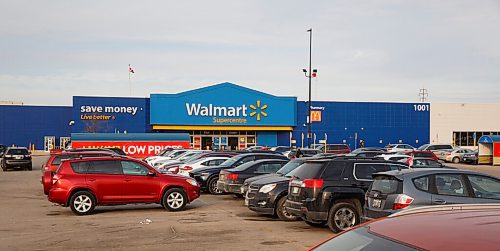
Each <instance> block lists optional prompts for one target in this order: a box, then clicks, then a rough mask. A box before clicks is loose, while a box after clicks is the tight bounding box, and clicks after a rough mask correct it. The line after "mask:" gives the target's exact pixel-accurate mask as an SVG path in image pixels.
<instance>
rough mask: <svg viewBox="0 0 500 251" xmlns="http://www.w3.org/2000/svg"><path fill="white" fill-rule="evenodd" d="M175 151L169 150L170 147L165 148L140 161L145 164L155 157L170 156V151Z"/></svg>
mask: <svg viewBox="0 0 500 251" xmlns="http://www.w3.org/2000/svg"><path fill="white" fill-rule="evenodd" d="M173 150H175V149H174V148H171V147H167V148H165V149H163V150H161V151H160V152H159V153H157V154H155V155H153V156H148V157H146V158H144V159H142V161H144V162H146V163H149V161H150V160H153V159H155V158H156V157H159V156H167V155H168V154H170V152H171V151H173Z"/></svg>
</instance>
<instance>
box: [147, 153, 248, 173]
mask: <svg viewBox="0 0 500 251" xmlns="http://www.w3.org/2000/svg"><path fill="white" fill-rule="evenodd" d="M238 154H239V153H236V152H212V151H202V152H199V153H196V154H193V155H191V156H190V157H189V158H187V159H185V160H184V161H179V160H171V161H166V162H165V163H162V164H160V165H157V166H155V167H154V168H155V169H156V170H157V171H159V172H171V173H178V172H179V171H180V169H179V168H180V167H181V166H182V165H184V164H186V163H192V162H196V161H198V160H201V159H204V158H209V157H220V158H225V159H229V158H231V157H232V156H235V155H238ZM214 162H216V161H213V162H210V163H207V164H208V165H207V166H214ZM221 163H222V162H221ZM188 175H189V174H188Z"/></svg>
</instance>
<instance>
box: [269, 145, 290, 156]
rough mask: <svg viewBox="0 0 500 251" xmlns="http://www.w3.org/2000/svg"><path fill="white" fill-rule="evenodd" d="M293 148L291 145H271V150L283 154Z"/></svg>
mask: <svg viewBox="0 0 500 251" xmlns="http://www.w3.org/2000/svg"><path fill="white" fill-rule="evenodd" d="M291 149H292V148H291V147H289V146H275V147H271V148H270V149H269V150H271V151H273V152H277V153H281V154H282V153H284V152H286V151H290V150H291Z"/></svg>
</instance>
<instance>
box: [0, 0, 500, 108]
mask: <svg viewBox="0 0 500 251" xmlns="http://www.w3.org/2000/svg"><path fill="white" fill-rule="evenodd" d="M0 6H1V10H0V21H1V22H0V101H17V102H23V103H25V104H37V105H71V104H72V96H74V95H80V96H87V95H89V96H130V87H129V79H128V76H129V75H128V64H129V63H130V64H131V65H132V68H134V70H135V72H136V73H135V74H133V75H132V81H131V82H132V96H136V97H148V96H149V94H150V93H177V92H182V91H185V90H189V89H195V88H199V87H203V86H207V85H212V84H217V83H221V82H232V83H235V84H239V85H243V86H246V87H249V88H253V89H256V90H260V91H263V92H267V93H270V94H274V95H279V96H297V97H298V98H299V99H300V100H306V99H307V79H306V78H305V77H304V74H303V73H302V68H306V67H307V65H308V60H309V59H308V57H309V51H308V50H309V35H308V33H307V32H306V30H307V29H308V28H313V58H312V61H313V68H317V69H318V77H317V78H316V79H314V80H313V92H312V94H313V100H348V101H405V102H406V101H407V102H415V101H418V92H419V89H420V88H422V87H425V88H427V89H428V90H429V93H430V95H429V101H431V102H484V103H493V102H494V103H498V102H499V101H500V28H499V27H500V1H498V0H492V1H488V0H481V1H477V0H469V1H461V0H435V1H421V0H414V1H408V0H402V1H396V0H386V1H352V0H346V1H291V0H283V1H268V0H262V1H234V0H228V1H216V0H212V1H165V0H163V1H118V0H116V1H73V0H64V1H62V0H61V1H55V0H54V1H48V0H46V1H36V0H33V1H23V0H15V1H11V0H10V1H6V0H0ZM221 98H222V97H221Z"/></svg>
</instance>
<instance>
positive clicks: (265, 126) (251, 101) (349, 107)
mask: <svg viewBox="0 0 500 251" xmlns="http://www.w3.org/2000/svg"><path fill="white" fill-rule="evenodd" d="M16 107H17V108H16ZM56 110H57V113H58V117H57V119H52V120H51V122H50V123H49V122H48V121H45V119H41V120H37V119H36V118H33V119H32V120H33V124H27V125H25V127H26V129H25V130H27V131H29V133H27V132H25V131H22V130H19V128H17V127H18V126H16V124H20V123H21V122H20V121H19V120H17V119H13V120H9V123H7V125H5V123H4V125H3V127H2V128H1V130H0V144H5V143H7V144H16V145H26V146H27V144H28V143H35V144H36V148H37V149H41V148H43V147H44V143H43V141H44V139H45V136H48V135H47V134H49V135H56V140H57V142H62V141H63V139H64V140H65V139H66V137H68V136H70V134H71V133H171V132H176V133H178V132H186V133H189V134H190V138H191V147H193V148H199V149H206V148H207V147H216V148H219V149H222V148H224V149H240V148H244V147H249V146H254V145H266V146H277V145H285V146H288V145H295V146H297V147H306V145H307V113H308V106H307V102H303V101H297V98H296V97H280V96H274V95H270V94H267V93H263V92H259V91H256V90H252V89H249V88H246V87H242V86H239V85H236V84H232V83H222V84H216V85H212V86H208V87H204V88H200V89H196V90H191V91H186V92H182V93H177V94H151V95H150V98H124V97H81V96H75V97H73V107H52V108H51V107H28V106H0V115H1V114H2V113H8V114H11V113H12V112H14V113H17V114H30V115H33V114H37V115H36V116H39V117H40V118H48V117H51V116H53V114H54V112H56ZM311 110H312V113H311V121H312V135H311V143H312V144H319V143H320V142H321V143H323V142H325V141H324V140H326V142H327V143H345V144H348V145H350V147H351V149H354V148H357V147H359V146H360V143H361V142H363V143H362V144H363V145H365V146H385V145H387V144H389V143H408V144H411V145H414V146H419V145H422V144H426V143H428V142H429V131H430V105H429V104H427V103H381V102H331V101H322V102H319V101H318V102H316V101H315V102H312V105H311ZM16 116H17V115H16ZM2 117H4V118H5V116H2ZM0 126H2V125H0ZM57 137H59V138H57ZM28 138H29V139H28ZM30 139H31V141H30ZM38 141H40V142H38ZM59 144H60V143H57V144H55V145H56V146H58V145H59Z"/></svg>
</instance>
